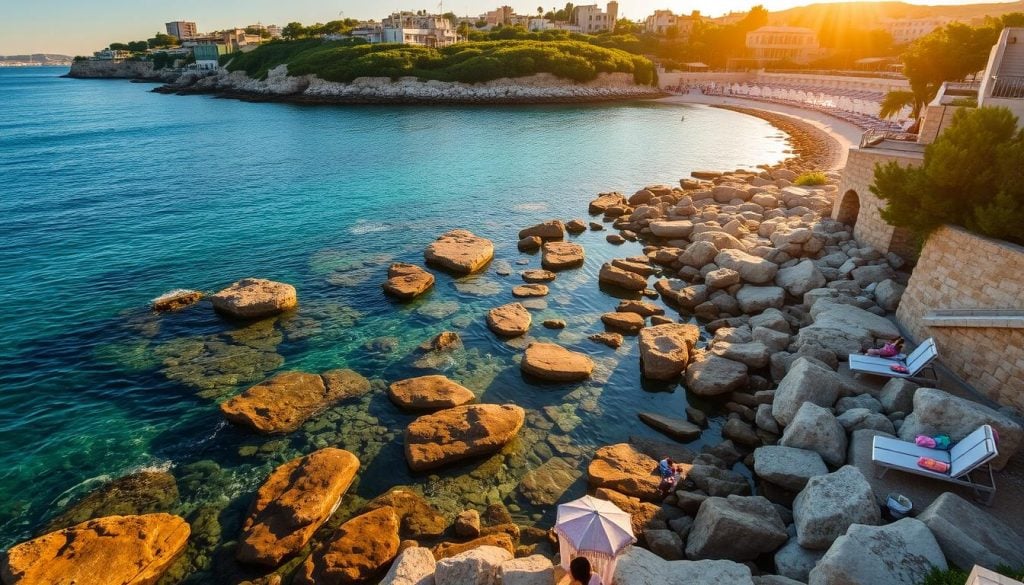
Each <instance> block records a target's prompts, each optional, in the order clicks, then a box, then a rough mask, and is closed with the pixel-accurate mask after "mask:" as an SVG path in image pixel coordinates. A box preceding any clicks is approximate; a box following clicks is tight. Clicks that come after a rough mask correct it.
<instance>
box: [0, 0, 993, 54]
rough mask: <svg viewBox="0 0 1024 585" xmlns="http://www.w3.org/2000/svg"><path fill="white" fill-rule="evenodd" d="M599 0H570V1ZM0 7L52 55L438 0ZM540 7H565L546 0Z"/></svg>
mask: <svg viewBox="0 0 1024 585" xmlns="http://www.w3.org/2000/svg"><path fill="white" fill-rule="evenodd" d="M605 1H606V0H577V1H576V2H575V3H576V4H584V3H595V2H596V3H598V4H602V5H603V4H604V3H605ZM530 2H540V0H530V1H525V0H444V2H443V6H444V12H448V11H452V12H455V13H456V14H459V15H463V14H469V15H478V14H481V13H483V12H486V11H488V10H493V9H494V8H496V7H497V6H499V5H502V4H508V5H510V6H512V7H513V8H514V9H516V11H517V12H520V13H523V14H532V13H534V12H536V11H537V6H538V4H531V3H530ZM3 3H4V4H6V6H5V7H4V9H3V10H2V11H0V55H17V54H25V53H57V54H66V55H85V54H91V53H92V51H96V50H99V49H103V48H104V47H106V46H107V45H108V44H109V43H111V42H127V41H132V40H141V39H146V38H149V37H152V36H153V35H154V34H155V33H156V32H158V31H159V32H163V31H164V23H165V22H167V21H171V20H190V21H194V22H195V23H196V24H197V25H198V27H199V30H200V31H208V30H217V29H225V28H231V27H234V26H242V27H244V26H247V25H249V24H255V23H257V22H261V23H263V24H280V25H285V24H287V23H289V22H294V21H298V22H302V23H304V24H312V23H314V22H326V21H328V20H335V19H338V18H356V19H371V18H372V19H376V20H380V19H381V18H382V17H384V16H387V15H388V14H389V13H390V12H393V11H397V10H420V9H425V10H429V11H431V12H435V11H437V10H438V9H439V8H440V6H441V4H440V0H374V1H373V2H368V1H365V0H288V1H286V2H282V1H281V0H217V1H216V2H211V1H210V0H173V1H168V0H88V1H82V0H34V1H32V0H21V1H18V0H4V2H3ZM811 3H812V0H619V12H620V15H621V16H623V17H626V18H630V19H633V20H636V19H641V18H643V17H645V16H646V15H648V14H650V13H651V12H653V11H654V10H655V9H665V8H667V9H671V10H674V11H675V12H676V13H683V14H688V13H689V12H690V11H692V10H700V11H701V13H702V14H705V15H707V16H719V15H722V14H725V13H727V12H730V11H743V10H748V9H749V8H750V7H751V6H752V5H754V4H763V5H764V6H765V7H766V8H767V9H768V10H769V11H771V10H783V9H786V8H791V7H793V6H801V5H806V4H811ZM912 3H914V4H932V5H934V4H946V5H949V4H969V3H974V2H965V1H964V0H928V1H926V2H921V1H914V2H912ZM543 5H544V8H545V10H549V9H550V8H552V7H554V6H564V5H565V0H560V1H558V2H556V1H555V0H547V2H546V3H544V4H543Z"/></svg>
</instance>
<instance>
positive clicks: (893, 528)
mask: <svg viewBox="0 0 1024 585" xmlns="http://www.w3.org/2000/svg"><path fill="white" fill-rule="evenodd" d="M935 568H937V569H939V570H945V569H946V568H947V565H946V558H945V557H944V556H942V549H940V548H939V544H938V543H937V542H936V541H935V537H934V536H932V533H931V531H930V530H928V527H927V526H925V525H924V523H923V522H921V521H920V520H917V519H914V518H904V519H902V520H899V521H897V522H894V523H893V524H888V525H886V526H863V525H854V526H851V527H850V530H849V531H848V532H847V533H846V534H845V535H843V536H841V537H839V539H838V540H836V542H835V544H833V545H832V547H831V548H829V549H828V552H827V553H826V554H825V556H824V557H822V558H821V561H820V562H819V563H818V565H817V566H816V567H814V569H812V570H811V574H810V579H809V580H808V584H809V585H834V584H835V583H843V584H846V585H918V584H919V583H921V582H922V581H923V580H924V578H925V577H926V576H928V573H930V572H931V571H932V569H935Z"/></svg>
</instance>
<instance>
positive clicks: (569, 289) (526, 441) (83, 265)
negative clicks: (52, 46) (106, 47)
mask: <svg viewBox="0 0 1024 585" xmlns="http://www.w3.org/2000/svg"><path fill="white" fill-rule="evenodd" d="M65 72H66V71H65V70H63V69H55V68H9V69H0V178H2V181H0V307H2V308H0V311H2V318H0V503H2V504H0V549H4V548H7V547H8V546H10V545H12V544H14V543H16V542H19V541H21V540H24V539H26V538H29V537H31V536H32V535H34V534H37V533H39V532H40V531H41V530H42V529H43V528H44V527H45V526H46V525H47V523H48V522H49V521H51V520H52V519H53V518H54V517H55V516H56V515H58V514H60V513H61V512H63V511H64V510H66V509H67V507H68V506H70V505H73V504H74V503H75V502H76V500H78V499H79V498H80V497H81V496H83V495H84V494H86V493H88V492H89V491H90V490H92V489H95V488H97V487H99V486H101V485H102V484H103V483H104V482H105V481H108V480H110V479H113V478H117V477H120V476H123V475H126V474H129V473H132V472H135V471H138V470H142V469H160V470H167V471H169V473H171V474H173V475H174V477H175V479H176V481H177V485H178V491H179V495H178V497H177V498H176V499H174V501H173V503H171V504H169V505H168V511H171V512H174V513H178V514H181V515H183V516H185V517H186V518H189V519H190V520H192V521H197V519H202V526H203V527H202V528H200V529H197V531H196V533H197V534H199V535H201V538H194V539H193V540H194V541H196V542H197V543H198V544H195V545H194V547H193V548H194V549H196V550H192V551H191V552H190V554H189V557H188V560H187V566H185V567H180V568H179V573H178V577H180V576H182V575H189V576H188V577H187V579H186V580H187V581H189V582H197V583H198V582H222V581H224V580H225V578H223V577H217V575H224V574H227V573H229V572H230V571H232V570H235V569H233V568H226V567H224V566H220V565H219V563H226V562H227V561H219V560H218V559H219V558H221V556H224V555H221V556H218V554H219V553H218V551H222V550H226V549H225V546H226V544H225V543H229V542H230V541H232V540H233V539H235V537H236V536H237V534H238V529H239V526H240V522H241V517H242V515H243V514H244V512H245V509H246V506H248V504H249V502H250V498H251V496H252V494H253V493H254V491H255V489H256V488H257V487H258V485H259V483H260V482H261V481H262V479H263V478H265V477H266V475H267V473H268V472H269V471H270V470H271V469H272V468H273V467H274V466H276V465H279V464H280V463H282V462H284V461H286V460H288V459H290V458H293V457H295V456H298V455H300V454H303V453H308V452H309V451H311V450H313V449H315V448H319V447H323V446H327V445H334V446H340V447H344V448H347V449H349V450H351V451H353V452H354V453H355V454H356V455H357V456H358V457H359V458H360V460H361V462H362V463H363V468H362V469H361V471H360V474H359V476H358V479H357V484H355V485H354V486H353V488H352V489H351V490H350V492H349V493H350V494H351V495H350V496H347V497H346V500H350V502H349V503H351V505H352V506H355V505H357V503H358V501H359V499H360V498H371V497H373V496H374V495H377V494H379V493H381V492H383V491H384V490H386V489H387V488H389V487H391V486H393V485H400V484H404V485H414V486H417V487H419V488H421V489H423V490H424V492H425V493H426V495H427V496H428V498H430V499H431V501H432V502H433V503H435V504H436V505H438V506H439V507H441V508H442V509H444V510H445V511H446V512H449V513H454V512H455V511H458V510H460V509H462V508H463V507H465V506H483V505H486V504H488V503H494V502H498V501H500V502H503V503H505V504H506V505H509V506H510V509H512V510H513V512H514V514H515V517H516V519H517V520H518V521H520V522H523V523H533V522H539V523H540V525H541V526H546V523H550V522H551V521H552V520H553V518H554V507H553V506H544V505H533V504H531V503H530V502H529V501H527V499H526V498H524V497H523V495H522V493H521V491H520V489H519V487H518V484H519V481H520V480H521V479H522V477H523V476H524V475H525V474H526V473H528V472H529V471H530V470H532V469H535V468H537V467H538V466H539V465H541V464H542V463H543V462H545V461H547V460H549V459H550V458H552V457H563V458H565V459H566V460H567V462H569V463H570V465H572V466H575V467H576V468H577V469H581V470H585V467H586V463H587V462H588V460H589V455H590V453H592V451H593V449H594V448H596V447H597V446H600V445H604V444H610V443H615V442H620V441H623V440H626V439H627V438H628V437H629V436H630V435H643V436H649V437H658V436H659V435H657V433H655V432H653V431H651V430H649V429H647V428H646V427H645V426H644V425H643V424H641V423H640V422H639V421H638V420H637V419H636V413H637V412H638V411H642V410H657V411H662V412H667V413H681V412H682V410H683V407H684V406H685V405H686V404H687V394H686V392H685V390H684V389H683V388H681V387H675V388H673V387H666V386H664V385H651V384H646V383H643V382H642V381H641V379H640V375H639V369H638V356H637V352H636V348H635V342H632V341H628V342H627V343H626V344H625V345H624V346H623V347H622V348H621V349H619V350H618V351H613V350H611V349H608V348H606V347H604V346H601V345H598V344H595V343H593V342H591V341H588V340H587V339H586V336H587V335H590V334H592V333H595V332H599V331H601V330H602V327H601V324H600V320H599V317H600V315H601V313H603V312H606V311H610V310H614V307H615V305H616V304H617V302H618V300H617V299H616V298H615V297H614V296H613V295H612V294H610V293H608V292H603V291H601V290H600V289H599V287H598V285H597V280H596V275H597V271H598V269H599V268H600V265H601V263H602V262H603V261H605V260H607V259H609V258H613V257H624V256H629V255H635V254H638V253H640V245H639V244H627V245H624V246H620V247H615V246H612V245H610V244H607V243H606V242H605V240H604V236H605V235H606V234H607V233H608V232H587V233H585V234H583V235H581V236H579V237H576V238H574V239H575V240H577V241H578V242H580V243H581V244H583V245H584V246H585V247H586V250H587V261H586V264H585V266H584V267H583V268H581V269H579V270H575V271H569V272H565V273H562V274H561V275H560V276H559V278H558V280H557V281H555V282H554V283H552V287H551V288H552V294H551V295H550V296H549V297H547V298H546V299H544V300H543V301H542V302H540V303H538V304H537V306H536V308H535V310H534V311H533V312H534V323H535V325H534V328H533V330H532V332H531V338H534V339H555V340H557V341H558V342H560V343H562V344H564V345H566V346H567V347H570V348H573V349H577V350H581V351H585V352H587V353H589V354H591V355H592V356H593V357H594V358H595V360H596V361H597V362H598V372H597V375H595V378H594V380H592V381H590V382H587V383H584V384H571V385H543V386H542V385H536V384H533V383H531V382H529V381H526V380H524V379H523V378H522V376H521V375H520V373H519V368H518V363H517V361H516V360H517V356H518V355H519V354H520V352H521V349H522V347H523V345H524V344H523V342H522V341H519V342H511V343H507V342H502V341H500V340H498V339H496V338H495V337H494V336H493V335H492V334H491V333H490V332H489V331H488V330H487V328H486V326H485V324H484V319H483V315H484V314H485V313H486V311H487V310H488V309H489V308H491V307H494V306H497V305H499V304H504V303H507V302H511V300H512V297H511V293H510V290H511V288H512V286H513V285H515V284H519V283H521V279H520V278H519V276H518V273H519V272H520V271H521V270H523V269H525V268H536V267H539V257H538V256H536V255H524V254H520V253H518V252H517V251H516V234H517V232H518V230H519V229H521V228H522V227H525V226H528V225H532V224H534V223H537V222H539V221H543V220H547V219H552V218H560V219H563V220H569V219H572V218H577V217H579V218H586V219H587V220H588V221H589V218H587V216H586V211H587V203H588V201H589V200H590V199H592V198H593V197H595V196H596V194H597V193H598V192H601V191H611V190H618V191H622V192H624V193H627V194H628V193H632V192H633V191H635V190H636V189H638V188H640V187H642V186H643V185H644V184H648V183H660V182H664V183H676V182H677V181H678V180H679V178H681V177H684V176H687V175H688V174H689V172H690V171H691V170H695V169H703V168H714V169H733V168H737V167H752V166H754V165H757V164H762V163H775V162H778V161H779V160H782V159H783V158H785V157H787V156H789V155H787V154H786V149H787V148H788V144H787V141H786V138H785V136H783V135H781V134H780V133H779V132H778V131H777V130H775V129H774V128H772V127H771V126H770V125H769V124H767V123H766V122H764V121H762V120H759V119H756V118H752V117H748V116H744V115H741V114H737V113H734V112H728V111H722V110H716V109H711V108H706V107H683V106H672V105H665V104H657V103H619V104H607V105H598V106H589V107H585V106H547V107H504V108H499V107H308V106H294V105H284V104H266V103H262V104H256V103H244V102H238V101H233V100H222V99H214V98H209V97H179V96H166V95H159V94H154V93H151V92H150V91H149V90H150V89H151V86H149V85H144V84H136V83H130V82H125V81H103V80H96V81H84V80H71V79H63V78H61V77H60V75H61V74H63V73H65ZM684 116H685V118H684ZM453 228H467V229H470V230H472V231H474V232H476V233H477V234H480V235H483V236H486V237H488V238H491V239H493V240H494V242H495V248H496V260H495V262H493V263H492V264H491V266H490V267H489V268H488V270H487V271H486V272H484V273H482V274H480V275H477V276H472V277H467V278H460V279H456V278H453V277H450V276H448V275H444V274H441V273H437V275H438V280H437V285H436V286H435V288H434V290H433V291H432V292H430V293H429V294H427V295H425V296H424V297H422V298H420V299H418V300H417V301H415V302H413V303H411V304H398V303H395V302H392V301H390V300H388V299H387V298H386V297H384V296H383V294H382V293H381V290H380V283H381V282H382V281H383V279H384V278H385V273H386V270H387V265H388V264H389V263H390V262H392V261H407V262H421V261H422V250H423V248H424V247H425V246H426V245H427V244H428V243H429V242H430V241H431V240H433V239H434V238H436V237H437V236H438V235H440V234H441V233H443V232H445V231H447V230H449V229H453ZM520 260H525V261H526V262H527V264H526V265H519V264H516V262H517V261H520ZM509 265H511V267H512V275H511V276H499V275H497V274H496V269H498V268H500V267H503V266H505V267H507V266H509ZM248 276H258V277H265V278H271V279H275V280H282V281H285V282H289V283H292V284H294V285H295V286H296V288H297V289H298V293H299V298H300V308H299V309H298V310H297V311H296V312H295V313H294V314H292V315H287V316H284V317H281V318H278V319H272V320H268V321H263V322H260V323H255V324H252V325H249V326H244V327H242V326H239V325H238V324H236V323H230V322H227V321H225V320H223V319H221V318H219V317H218V316H216V315H215V314H214V313H213V311H212V310H211V309H210V306H209V305H208V304H207V303H200V304H199V305H196V306H194V307H192V308H189V309H187V310H184V311H181V312H178V313H174V314H165V315H156V314H153V313H151V312H150V311H149V310H148V301H149V300H150V299H152V298H154V297H156V296H158V295H160V294H161V293H164V292H166V291H168V290H171V289H175V288H196V289H201V290H204V291H211V292H212V291H216V290H218V289H219V288H221V287H223V286H225V285H227V284H230V283H231V282H232V281H234V280H237V279H239V278H242V277H248ZM670 314H673V315H674V314H675V313H674V312H670ZM545 318H562V319H565V320H566V321H567V322H568V323H569V326H568V327H567V328H566V329H565V330H564V331H562V332H557V331H549V330H545V329H543V328H542V327H540V325H539V323H540V321H541V320H543V319H545ZM443 330H454V331H457V332H458V333H459V334H460V335H461V336H462V339H463V341H464V343H465V346H466V350H465V351H464V352H461V353H459V354H457V355H456V356H455V357H454V358H453V359H451V360H447V361H444V362H438V363H432V364H427V365H428V366H429V367H427V368H422V367H417V365H416V364H415V363H414V362H415V361H416V360H417V359H418V358H420V357H422V356H421V354H419V353H417V351H416V346H417V345H418V344H420V343H421V342H423V341H425V340H427V339H429V338H430V337H432V336H433V335H435V334H436V333H438V332H440V331H443ZM419 365H421V366H422V365H424V364H419ZM341 367H347V368H352V369H354V370H356V371H358V372H360V373H362V374H363V375H365V376H367V377H368V378H370V379H371V380H374V381H375V384H376V385H375V389H374V391H373V392H371V393H370V394H369V395H367V396H365V397H363V398H360V399H356V400H353V401H350V402H346V403H342V404H339V405H337V406H336V407H334V408H332V409H331V410H329V411H328V412H326V413H324V414H323V415H321V416H320V417H318V418H316V419H314V420H313V421H310V422H309V423H307V424H306V425H305V426H304V427H303V428H302V429H301V430H299V431H298V432H296V433H293V434H292V435H288V436H284V437H260V436H256V435H253V434H251V433H248V432H245V431H243V430H240V429H237V428H234V427H232V426H230V425H227V424H225V422H224V421H223V418H222V416H221V415H220V413H219V411H218V409H217V405H218V403H219V402H220V401H222V400H224V399H225V398H227V397H230V396H232V395H234V394H236V393H238V392H239V391H241V390H243V389H244V388H246V387H247V386H248V385H251V384H253V383H255V382H258V381H260V380H262V379H264V378H265V377H267V376H269V375H271V374H272V373H274V372H277V371H281V370H288V369H302V370H307V371H313V372H319V371H323V370H326V369H331V368H341ZM428 373H445V374H447V375H448V376H449V377H451V378H453V379H455V380H457V381H459V382H461V383H463V384H464V385H466V386H468V387H469V388H471V389H472V390H474V391H475V392H477V393H478V396H479V398H480V400H481V401H484V402H494V403H504V402H514V403H516V404H519V405H521V406H523V407H524V408H526V409H527V410H528V412H529V416H528V419H527V427H526V428H525V429H524V431H523V432H522V433H521V437H520V438H519V440H518V441H517V442H515V443H513V444H512V445H511V446H510V447H509V448H507V449H506V450H505V451H504V452H503V453H501V454H498V455H495V456H494V457H491V458H489V459H486V460H482V461H480V460H478V461H473V462H470V463H467V464H465V465H461V466H456V467H454V468H448V469H445V470H442V471H441V472H438V473H436V474H412V473H410V472H409V471H408V469H407V467H406V465H405V462H404V457H403V451H402V444H401V441H402V431H403V429H404V427H405V425H406V424H407V423H408V422H409V421H410V420H411V419H412V416H411V415H408V414H404V413H402V412H399V411H398V410H397V409H396V408H395V407H394V406H392V405H391V403H390V402H389V401H388V400H387V397H386V396H385V395H384V393H383V391H382V388H384V386H385V385H386V383H390V382H392V381H395V380H398V379H402V378H405V377H411V376H415V375H424V374H428ZM716 424H717V425H720V424H721V420H720V419H718V422H717V423H716ZM716 436H717V430H716V427H715V425H713V428H712V429H711V430H710V431H707V432H705V438H704V440H705V441H709V440H710V441H713V440H715V438H716ZM584 482H585V479H580V480H577V481H576V482H575V483H574V484H573V485H572V486H571V487H570V488H569V491H568V492H567V496H566V497H569V496H574V495H579V494H581V493H582V492H583V491H584V489H585V486H584ZM344 509H345V508H343V510H344ZM197 525H198V522H197Z"/></svg>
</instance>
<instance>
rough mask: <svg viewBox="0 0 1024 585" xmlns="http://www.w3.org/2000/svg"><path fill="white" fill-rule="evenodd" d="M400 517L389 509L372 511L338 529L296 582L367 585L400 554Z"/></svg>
mask: <svg viewBox="0 0 1024 585" xmlns="http://www.w3.org/2000/svg"><path fill="white" fill-rule="evenodd" d="M399 542H400V541H399V539H398V515H397V514H396V513H395V509H394V508H391V507H389V506H385V507H383V508H378V509H376V510H372V511H370V512H367V513H365V514H362V515H360V516H356V517H355V518H353V519H351V520H349V521H348V522H345V523H344V524H342V525H341V526H339V527H338V530H337V531H335V533H334V535H332V536H331V538H330V540H328V541H327V542H326V543H325V544H324V545H323V546H321V547H320V548H319V549H317V550H316V551H314V552H313V553H312V554H310V555H309V557H308V558H306V562H305V563H303V565H302V568H301V569H300V570H299V572H298V575H297V576H296V579H295V582H296V583H298V584H305V585H348V584H355V583H365V582H367V581H369V580H370V579H372V578H373V577H375V576H379V575H380V573H381V572H382V571H383V570H384V568H385V567H387V566H388V564H389V563H390V562H391V561H392V560H393V559H394V558H395V556H397V555H398V545H399Z"/></svg>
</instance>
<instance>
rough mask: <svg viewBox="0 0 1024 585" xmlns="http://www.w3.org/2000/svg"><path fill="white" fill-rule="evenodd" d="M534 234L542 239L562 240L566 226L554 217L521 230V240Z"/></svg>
mask: <svg viewBox="0 0 1024 585" xmlns="http://www.w3.org/2000/svg"><path fill="white" fill-rule="evenodd" d="M534 236H535V237H538V238H540V239H542V240H561V239H562V238H564V237H565V226H564V225H563V224H562V222H560V221H558V220H557V219H553V220H551V221H545V222H544V223H538V224H537V225H535V226H531V227H528V228H525V229H522V230H519V239H520V240H521V239H523V238H529V237H534Z"/></svg>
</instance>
